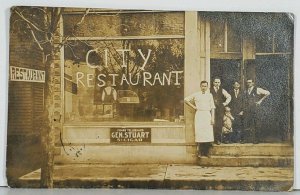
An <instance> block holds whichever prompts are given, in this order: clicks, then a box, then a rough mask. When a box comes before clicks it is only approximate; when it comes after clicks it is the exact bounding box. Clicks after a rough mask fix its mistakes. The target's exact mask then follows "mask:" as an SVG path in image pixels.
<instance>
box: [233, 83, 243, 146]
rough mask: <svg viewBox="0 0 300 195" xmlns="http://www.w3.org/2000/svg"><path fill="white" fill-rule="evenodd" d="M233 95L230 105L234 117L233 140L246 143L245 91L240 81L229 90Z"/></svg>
mask: <svg viewBox="0 0 300 195" xmlns="http://www.w3.org/2000/svg"><path fill="white" fill-rule="evenodd" d="M229 94H230V95H231V101H230V104H229V107H230V108H231V113H232V115H233V117H234V121H233V124H232V125H233V127H232V129H233V136H232V138H233V140H232V141H233V142H240V143H242V144H243V143H244V132H243V130H244V129H243V128H244V127H243V92H242V91H241V85H240V83H239V82H238V81H235V82H234V83H233V89H232V90H230V91H229Z"/></svg>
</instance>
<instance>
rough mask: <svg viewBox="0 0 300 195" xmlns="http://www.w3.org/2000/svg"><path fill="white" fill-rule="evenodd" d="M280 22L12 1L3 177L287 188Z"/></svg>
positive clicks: (15, 182) (290, 144) (268, 16)
mask: <svg viewBox="0 0 300 195" xmlns="http://www.w3.org/2000/svg"><path fill="white" fill-rule="evenodd" d="M294 20H295V17H294V15H293V14H292V13H279V12H277V13H275V12H208V11H166V10H118V9H101V8H98V9H96V8H66V7H65V8H64V7H29V6H16V7H12V8H11V10H10V31H9V68H8V69H9V81H8V85H9V91H8V128H7V164H6V166H7V171H6V174H7V180H8V185H9V186H10V187H12V188H114V189H121V188H122V189H123V188H139V189H182V190H187V189H194V190H242V191H291V190H293V183H294V139H293V138H294V125H293V124H294V121H293V118H294V106H293V105H294V102H293V95H294V85H293V83H294Z"/></svg>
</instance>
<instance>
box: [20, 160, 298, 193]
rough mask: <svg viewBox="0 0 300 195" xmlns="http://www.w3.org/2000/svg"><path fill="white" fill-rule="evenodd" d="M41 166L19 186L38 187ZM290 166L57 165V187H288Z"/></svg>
mask: <svg viewBox="0 0 300 195" xmlns="http://www.w3.org/2000/svg"><path fill="white" fill-rule="evenodd" d="M39 179H40V169H39V170H36V171H34V172H31V173H29V174H26V175H24V176H22V177H21V178H20V179H19V181H20V184H19V185H20V186H23V187H24V186H27V187H39ZM292 185H293V168H291V167H286V168H280V167H272V168H270V167H259V168H255V167H201V166H197V165H186V164H185V165H178V164H169V165H156V164H137V165H134V164H126V165H103V164H90V165H87V164H68V165H56V166H55V169H54V186H55V187H56V188H80V187H82V188H160V189H162V188H167V189H216V190H263V191H287V190H289V189H290V188H291V186H292Z"/></svg>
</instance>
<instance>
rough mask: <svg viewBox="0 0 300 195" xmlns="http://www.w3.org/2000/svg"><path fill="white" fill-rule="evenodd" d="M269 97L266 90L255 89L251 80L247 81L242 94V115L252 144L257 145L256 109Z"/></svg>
mask: <svg viewBox="0 0 300 195" xmlns="http://www.w3.org/2000/svg"><path fill="white" fill-rule="evenodd" d="M269 95H270V92H269V91H268V90H264V89H262V88H259V87H256V86H255V84H254V80H253V79H252V78H250V79H247V89H246V90H245V92H244V98H245V100H244V109H243V110H244V115H245V120H244V122H245V129H246V130H249V131H250V133H251V140H252V142H253V143H254V144H258V143H259V136H260V135H259V132H258V121H259V118H258V116H257V114H258V110H259V109H258V108H259V106H260V104H261V103H262V101H263V100H264V99H265V98H266V97H268V96H269Z"/></svg>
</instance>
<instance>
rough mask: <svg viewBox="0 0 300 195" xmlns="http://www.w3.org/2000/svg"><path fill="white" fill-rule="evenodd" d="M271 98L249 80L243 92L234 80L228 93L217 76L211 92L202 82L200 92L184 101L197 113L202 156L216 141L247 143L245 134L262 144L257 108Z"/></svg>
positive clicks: (197, 130)
mask: <svg viewBox="0 0 300 195" xmlns="http://www.w3.org/2000/svg"><path fill="white" fill-rule="evenodd" d="M269 95H270V92H269V91H267V90H264V89H262V88H259V87H256V86H255V84H254V80H253V79H247V83H246V89H245V90H244V91H242V90H241V85H240V83H239V82H238V81H235V82H234V83H233V88H232V90H230V91H229V92H227V91H226V90H225V89H223V88H222V87H221V79H220V78H218V77H216V78H214V80H213V86H212V87H211V88H210V90H209V89H208V82H207V81H201V83H200V91H199V92H196V93H194V94H192V95H190V96H188V97H186V98H185V102H186V104H187V105H189V106H190V107H192V108H193V109H195V110H196V113H195V142H196V143H197V144H198V147H197V148H198V152H199V155H201V156H208V152H209V149H210V147H211V146H212V143H213V142H214V143H215V144H217V145H220V144H221V143H231V142H240V143H244V142H245V138H246V137H245V136H246V132H249V133H248V134H249V136H250V139H251V141H252V142H253V143H254V144H257V143H259V137H258V136H259V135H258V128H257V121H258V115H257V112H258V107H259V105H260V104H261V103H262V101H263V100H264V99H265V98H266V97H267V96H269Z"/></svg>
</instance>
